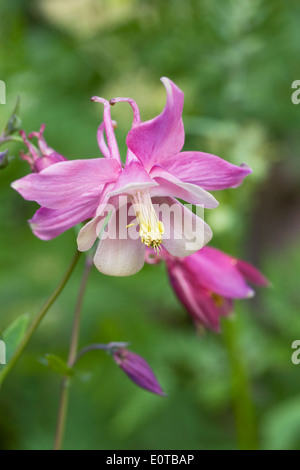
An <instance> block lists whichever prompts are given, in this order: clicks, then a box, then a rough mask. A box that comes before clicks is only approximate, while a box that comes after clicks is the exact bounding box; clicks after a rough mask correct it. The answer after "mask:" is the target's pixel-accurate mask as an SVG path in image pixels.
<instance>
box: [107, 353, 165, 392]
mask: <svg viewBox="0 0 300 470" xmlns="http://www.w3.org/2000/svg"><path fill="white" fill-rule="evenodd" d="M113 358H114V360H115V361H116V363H117V364H118V366H120V367H121V369H122V370H123V371H124V372H125V374H126V375H127V376H128V377H129V378H130V380H132V382H134V383H135V384H136V385H138V386H139V387H142V388H144V389H146V390H149V392H152V393H155V394H156V395H161V396H165V394H164V392H163V390H162V388H161V386H160V385H159V383H158V381H157V378H156V377H155V375H154V373H153V372H152V370H151V368H150V366H149V365H148V364H147V362H146V361H145V360H144V359H143V358H142V357H140V356H138V355H137V354H135V353H133V352H131V351H128V349H125V348H118V349H116V350H115V351H114V352H113Z"/></svg>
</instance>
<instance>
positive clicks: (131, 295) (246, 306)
mask: <svg viewBox="0 0 300 470" xmlns="http://www.w3.org/2000/svg"><path fill="white" fill-rule="evenodd" d="M0 17H1V19H2V21H1V31H0V64H1V69H0V75H1V76H0V79H1V80H4V81H5V83H6V89H7V97H6V106H4V105H0V106H1V108H0V111H1V115H0V129H2V128H3V127H4V125H5V123H6V121H7V119H8V118H9V116H10V114H11V112H12V109H13V107H14V104H15V101H16V98H17V96H18V95H20V97H21V113H22V120H23V126H24V129H25V130H26V131H27V132H30V131H33V130H38V129H39V127H40V124H41V123H42V122H45V123H46V124H47V127H46V138H47V140H48V142H49V144H50V145H51V146H52V147H54V148H55V149H56V150H57V151H58V152H59V153H61V154H63V155H65V156H66V157H68V158H90V157H96V156H98V155H99V150H98V148H97V142H96V129H97V125H98V124H99V122H100V118H101V114H102V109H101V108H100V107H99V105H97V104H92V103H90V101H89V98H90V97H91V96H93V95H95V94H98V95H100V96H104V97H106V98H108V99H109V98H112V97H114V96H130V97H132V98H134V99H135V100H136V101H137V102H138V104H139V106H140V110H141V113H142V118H143V119H148V118H151V117H153V116H155V115H156V114H158V113H159V112H160V111H161V109H162V108H163V105H164V101H165V92H164V88H163V86H162V85H161V83H160V82H159V78H160V77H161V76H163V75H165V76H168V77H170V78H171V79H172V80H174V81H175V82H176V83H177V84H178V86H180V87H181V88H182V89H183V90H184V92H185V107H184V114H183V118H184V123H185V129H186V143H185V149H186V150H203V151H206V152H209V153H215V154H217V155H220V156H222V157H223V158H226V159H227V160H229V161H231V162H233V163H237V164H239V163H241V162H247V164H249V165H250V166H251V167H252V168H253V175H251V176H250V177H248V179H247V180H246V181H245V183H244V184H243V186H242V187H240V188H238V189H236V190H227V191H223V192H222V193H220V194H219V193H218V194H216V196H217V198H218V200H219V201H220V207H219V208H218V209H216V210H214V211H211V212H208V211H207V213H206V219H207V221H208V222H209V223H210V224H211V226H212V228H213V230H214V240H213V244H214V245H216V246H218V247H219V248H221V249H224V250H226V251H228V252H229V253H231V254H233V255H236V256H239V257H244V258H245V259H248V260H249V261H252V262H255V263H256V265H257V266H258V267H259V268H260V269H262V270H263V272H264V273H265V274H266V275H267V276H268V277H269V279H270V280H271V282H272V284H273V287H272V288H270V289H269V290H268V291H263V292H262V291H260V292H259V293H258V295H257V297H256V298H255V299H253V300H251V301H250V300H249V301H246V300H245V301H241V302H238V303H237V311H236V318H238V331H239V336H238V350H239V352H240V354H241V356H242V357H243V361H244V363H245V365H246V367H247V371H248V375H249V378H250V382H251V393H252V400H253V403H254V406H255V408H256V414H257V426H258V434H259V442H260V447H261V448H268V449H270V448H275V449H299V447H300V381H299V370H298V369H297V366H295V365H293V364H292V362H291V354H292V350H291V344H292V342H293V341H294V340H295V339H299V337H300V312H299V305H300V294H299V292H300V291H299V287H298V274H299V268H300V250H299V248H300V245H299V232H300V226H299V208H300V193H299V137H298V136H299V126H300V108H299V107H297V106H295V105H293V104H292V102H291V93H292V90H291V84H292V82H293V81H294V80H296V79H300V67H299V60H298V58H299V52H300V51H299V49H300V45H299V27H300V4H299V2H297V1H296V0H291V1H290V2H285V1H283V0H279V1H277V2H271V1H267V0H240V1H239V2H237V1H234V0H224V1H222V2H221V1H218V0H186V1H184V2H183V1H179V0H164V1H159V0H151V1H150V0H140V1H138V0H110V1H108V0H106V1H105V0H85V1H84V2H82V1H80V0H64V1H63V2H61V1H59V0H34V1H32V0H31V1H27V0H26V1H25V0H10V1H9V2H2V3H1V5H0ZM128 108H129V107H128V106H127V105H125V104H118V105H116V106H115V107H114V109H113V111H112V112H113V118H114V119H116V120H117V121H118V129H117V138H118V141H119V143H120V149H121V152H122V154H123V155H125V151H126V148H125V137H126V133H127V131H128V129H129V128H130V125H131V120H132V116H131V111H130V109H128ZM10 148H11V151H12V153H14V154H15V155H18V152H19V149H20V146H18V144H10ZM27 172H28V168H27V166H26V163H25V162H23V161H22V162H21V161H20V160H18V159H15V160H14V161H13V162H12V163H11V164H10V165H9V167H8V168H7V169H6V170H5V171H2V172H1V174H0V220H1V230H0V266H1V270H0V301H1V317H0V327H1V330H2V331H3V330H4V329H5V328H6V327H7V326H8V325H9V324H10V323H11V322H12V321H14V320H15V319H16V318H17V317H18V316H20V315H22V314H25V313H27V314H29V315H30V316H32V315H34V314H35V313H36V311H37V310H38V308H39V307H40V305H41V304H42V303H43V301H44V300H45V299H46V298H47V296H48V295H49V294H50V292H51V290H52V289H53V288H54V287H55V285H56V284H57V282H58V280H59V278H60V277H61V275H62V273H63V271H64V270H65V268H66V266H67V264H68V263H69V260H70V259H71V257H72V254H73V252H74V250H75V236H74V232H73V231H72V230H70V231H69V232H67V233H65V234H63V235H61V236H60V237H59V238H58V239H56V240H53V241H51V242H42V241H40V240H38V239H36V238H35V237H34V236H33V235H32V233H31V232H30V229H29V228H28V226H27V224H26V220H27V219H28V218H30V217H31V216H32V214H33V212H34V210H35V209H36V204H34V203H29V202H26V201H24V200H22V198H20V197H19V195H18V194H17V193H15V192H14V191H13V190H12V189H11V188H10V186H9V185H10V183H11V182H12V181H13V180H14V179H16V178H18V177H21V176H23V175H24V174H26V173H27ZM81 269H82V266H81ZM81 269H80V268H79V267H78V268H77V269H76V272H75V274H74V276H73V277H72V279H71V281H70V283H69V285H68V286H67V288H66V289H65V291H64V293H63V294H62V296H61V297H60V299H59V300H58V301H57V302H56V304H55V305H54V307H53V308H52V309H51V311H50V312H49V313H48V314H47V317H46V319H45V320H44V322H43V324H42V326H41V327H40V329H39V331H38V333H37V334H36V335H35V337H34V339H33V340H32V341H31V343H30V345H29V347H28V348H27V350H26V353H25V354H24V355H23V358H22V359H21V360H20V362H19V364H18V365H17V367H16V369H15V370H14V371H13V373H12V374H11V376H10V377H9V378H8V380H7V382H6V383H5V384H4V387H3V390H2V391H1V407H0V448H2V449H47V448H50V447H51V445H52V442H53V434H54V429H55V420H56V413H57V407H58V396H59V384H60V377H59V376H58V375H57V374H55V373H54V372H52V371H50V370H49V368H47V367H45V365H44V363H43V357H44V356H45V354H47V353H50V354H55V355H58V356H60V357H61V358H63V359H66V357H67V350H68V344H69V338H70V327H71V321H72V313H73V308H74V298H75V296H76V289H77V287H78V282H79V279H80V271H81ZM112 340H113V341H130V342H131V349H132V350H133V351H135V352H137V353H138V354H140V355H142V356H143V357H144V358H145V359H146V360H148V362H149V363H150V364H151V366H152V367H153V369H154V371H155V373H156V375H157V377H158V378H159V380H160V382H161V384H162V386H163V388H164V390H165V391H166V392H167V394H168V397H167V398H164V399H162V398H159V397H156V396H153V395H151V394H149V393H147V392H144V391H142V390H140V389H138V388H137V387H135V386H134V385H133V384H132V383H131V382H130V381H129V380H128V379H127V377H125V375H123V374H122V372H121V371H119V370H118V369H117V367H116V366H115V364H114V363H113V361H112V360H111V358H109V357H108V356H106V355H105V354H103V353H101V352H99V353H98V352H96V353H93V354H91V355H89V356H87V357H85V358H84V359H82V360H81V362H80V364H79V365H78V368H79V369H80V370H79V372H78V374H77V375H76V376H75V378H74V379H73V385H72V390H71V400H70V408H69V416H68V424H67V434H66V441H65V448H68V449H174V450H175V449H222V448H225V449H229V448H231V449H235V448H237V446H238V441H237V436H236V429H235V422H234V413H233V404H232V393H231V392H232V387H233V386H234V380H235V378H234V377H232V375H231V370H230V364H229V360H228V354H227V352H226V348H225V342H224V337H223V336H222V335H214V334H211V333H206V334H205V335H204V336H203V337H201V338H199V337H197V336H196V334H195V332H194V330H193V326H192V325H191V323H190V322H189V320H188V317H187V316H186V314H185V313H184V311H183V309H182V308H181V307H180V305H179V304H178V303H177V301H176V299H175V297H174V294H173V293H172V291H171V289H170V287H169V285H168V281H167V277H166V273H165V269H164V266H158V267H151V266H146V267H145V268H144V269H143V271H142V272H140V273H139V274H137V275H135V276H134V277H132V278H121V279H119V278H116V279H115V278H108V277H105V276H103V275H101V274H100V273H98V272H96V271H94V272H93V273H92V276H91V280H90V282H89V285H88V290H87V294H86V297H85V302H84V315H83V325H82V331H81V340H80V344H81V346H85V345H87V344H89V343H92V342H109V341H112ZM0 367H3V366H0ZM298 367H300V366H298Z"/></svg>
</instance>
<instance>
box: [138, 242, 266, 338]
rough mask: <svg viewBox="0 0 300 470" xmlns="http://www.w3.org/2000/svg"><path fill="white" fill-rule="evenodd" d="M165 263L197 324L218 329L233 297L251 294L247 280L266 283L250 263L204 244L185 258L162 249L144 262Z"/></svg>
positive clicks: (231, 307) (147, 257) (178, 295)
mask: <svg viewBox="0 0 300 470" xmlns="http://www.w3.org/2000/svg"><path fill="white" fill-rule="evenodd" d="M161 259H163V260H164V261H165V262H166V265H167V270H168V274H169V278H170V282H171V285H172V287H173V289H174V291H175V293H176V295H177V297H178V299H179V300H180V302H181V303H182V304H183V305H184V306H185V308H186V309H187V311H188V312H189V314H190V315H191V317H192V319H193V320H194V322H195V324H196V326H197V327H199V326H200V327H205V328H209V329H211V330H214V331H219V330H220V317H221V316H223V315H228V314H230V313H231V312H232V310H233V299H244V298H249V297H252V296H253V295H254V291H253V289H252V288H251V287H250V286H249V285H248V284H247V281H249V282H251V283H253V284H256V285H258V286H268V285H269V282H268V280H267V279H266V278H265V277H264V276H263V275H262V274H261V273H260V272H259V271H258V270H257V269H256V268H255V267H254V266H252V265H251V264H249V263H247V262H246V261H242V260H239V259H237V258H234V257H232V256H229V255H227V254H226V253H224V252H222V251H220V250H217V249H216V248H212V247H210V246H205V247H204V248H202V249H201V250H200V251H198V252H196V253H194V254H192V255H191V256H187V257H186V258H175V257H174V256H171V255H170V254H169V253H167V252H166V251H165V250H164V251H163V252H162V253H161V254H160V255H155V257H154V258H153V257H152V256H151V254H150V253H149V252H147V256H146V261H147V262H148V263H149V264H154V263H156V262H159V261H160V260H161Z"/></svg>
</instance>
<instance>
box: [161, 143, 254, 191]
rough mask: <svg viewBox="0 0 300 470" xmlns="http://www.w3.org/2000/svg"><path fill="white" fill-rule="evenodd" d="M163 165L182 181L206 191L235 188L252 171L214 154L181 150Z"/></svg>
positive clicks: (245, 166)
mask: <svg viewBox="0 0 300 470" xmlns="http://www.w3.org/2000/svg"><path fill="white" fill-rule="evenodd" d="M164 167H165V168H166V169H167V170H168V171H169V172H170V173H172V174H173V175H174V176H177V178H180V179H181V180H182V181H187V182H189V183H193V184H196V185H199V186H201V187H202V188H204V189H206V190H207V191H215V190H218V189H226V188H235V187H237V186H239V185H240V184H241V183H242V182H243V180H244V178H245V177H246V176H247V175H249V173H252V170H251V168H249V167H248V166H247V165H245V164H244V163H243V164H242V165H241V166H236V165H233V164H232V163H229V162H227V161H226V160H223V159H222V158H220V157H217V156H216V155H211V154H209V153H202V152H181V153H179V154H178V155H176V156H174V157H173V158H170V159H169V160H168V161H166V162H165V164H164Z"/></svg>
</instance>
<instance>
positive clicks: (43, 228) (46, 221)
mask: <svg viewBox="0 0 300 470" xmlns="http://www.w3.org/2000/svg"><path fill="white" fill-rule="evenodd" d="M98 199H99V197H98V196H96V197H95V195H87V196H82V197H81V198H79V199H77V200H76V201H75V202H74V204H72V206H71V207H70V208H67V209H46V208H45V207H41V208H40V209H39V210H38V211H37V212H36V213H35V214H34V216H33V218H32V219H31V220H30V221H29V224H30V227H31V229H32V231H33V233H34V234H35V235H36V236H37V237H38V238H40V239H41V240H51V239H52V238H54V237H57V236H58V235H60V234H61V233H63V232H65V231H66V230H68V229H69V228H71V227H74V226H75V225H77V224H79V223H80V222H83V221H84V220H86V219H89V218H90V217H93V215H94V214H95V211H96V208H97V205H98Z"/></svg>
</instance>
